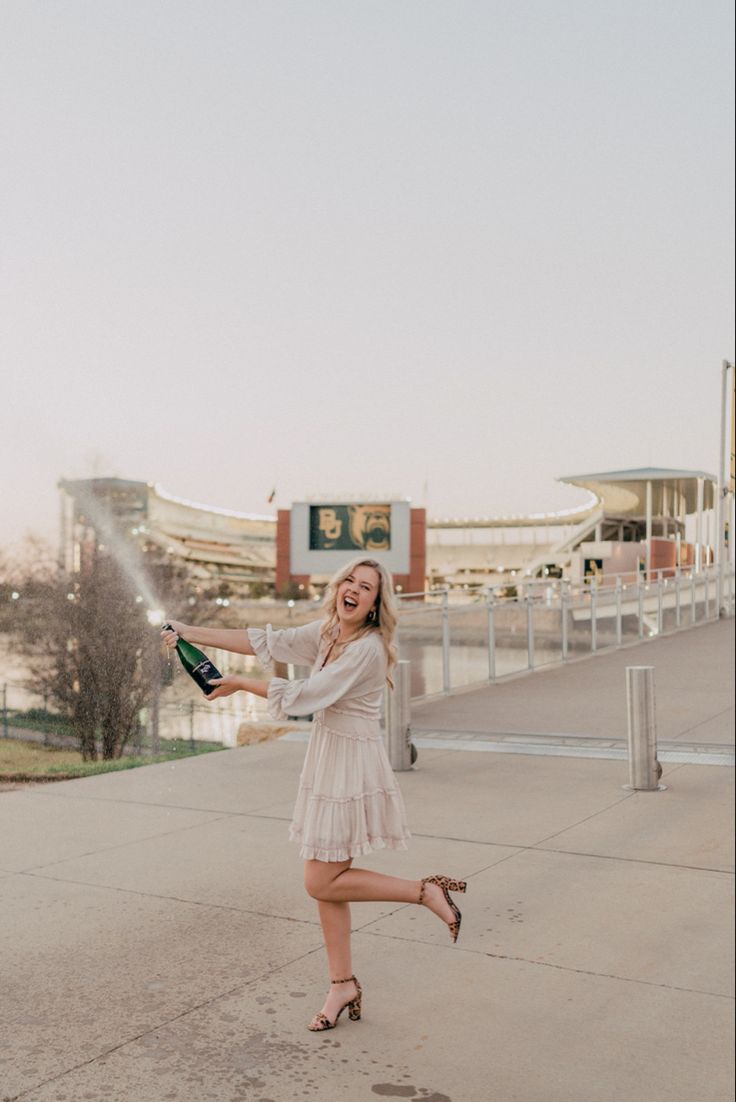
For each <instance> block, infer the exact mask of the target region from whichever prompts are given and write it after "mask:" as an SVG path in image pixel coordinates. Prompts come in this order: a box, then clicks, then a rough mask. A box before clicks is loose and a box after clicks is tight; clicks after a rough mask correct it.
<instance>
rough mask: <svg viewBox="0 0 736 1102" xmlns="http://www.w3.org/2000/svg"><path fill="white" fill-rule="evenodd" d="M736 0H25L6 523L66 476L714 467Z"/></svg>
mask: <svg viewBox="0 0 736 1102" xmlns="http://www.w3.org/2000/svg"><path fill="white" fill-rule="evenodd" d="M733 39H734V27H733V11H732V3H731V2H730V0H616V2H615V3H612V2H610V0H442V2H439V0H301V2H296V0H291V2H286V0H283V2H280V0H261V2H254V0H155V2H154V0H84V2H82V0H45V2H40V0H0V90H1V91H2V97H3V103H2V109H1V110H0V141H1V142H2V151H3V162H4V167H3V170H2V174H0V231H1V234H0V265H1V267H2V284H3V288H2V312H1V316H0V341H1V343H2V426H1V432H0V461H1V462H2V468H3V475H4V477H3V479H2V491H0V499H1V508H0V517H1V522H2V537H1V538H0V546H1V545H2V544H3V543H5V542H7V541H13V540H16V539H17V538H18V537H19V536H21V535H22V534H23V532H25V531H27V530H29V529H30V530H34V531H37V532H39V533H42V534H45V535H47V536H50V537H53V536H54V535H55V533H56V525H57V491H56V482H57V480H58V478H59V477H62V476H66V477H87V476H91V475H93V474H97V475H117V476H120V477H125V478H136V479H144V480H147V481H152V482H160V483H161V484H162V485H163V486H164V487H165V488H166V489H167V490H168V491H170V492H171V493H174V494H176V495H179V496H182V497H186V498H190V499H192V500H195V501H202V502H209V503H211V504H213V505H218V506H222V507H225V508H230V509H238V510H246V511H255V512H269V511H271V508H272V507H270V506H267V504H266V498H267V497H268V495H269V493H270V491H271V490H272V488H273V487H274V486H275V487H276V489H277V499H276V502H275V505H281V506H287V505H288V504H290V502H291V501H292V500H298V499H300V498H302V497H304V496H305V495H314V494H319V493H336V492H337V493H342V492H358V493H363V492H365V493H366V494H373V495H376V497H377V498H379V499H380V498H385V497H387V496H389V495H402V496H403V495H406V496H409V497H411V498H412V500H413V501H414V503H415V504H417V505H424V504H426V505H427V506H428V508H429V511H430V514H431V515H451V516H462V515H468V514H478V513H484V514H486V513H502V512H507V511H513V512H519V511H536V510H545V509H552V508H557V507H565V506H571V505H574V504H576V503H577V502H578V501H581V500H582V499H583V497H584V494H583V493H582V491H579V490H575V489H572V488H570V487H562V486H559V485H558V484H557V483H556V482H555V481H554V480H555V477H556V476H558V475H566V474H572V473H577V472H582V471H589V470H605V469H611V468H621V467H637V466H643V465H649V464H654V465H657V466H668V467H694V468H699V469H705V470H707V471H712V472H713V473H716V468H717V464H718V448H719V435H718V434H719V417H720V408H719V403H720V364H721V360H722V359H724V358H728V359H731V358H732V357H733V298H734V287H733V270H734V258H733V235H734V226H733V191H734V180H733V163H734V152H733V126H734V122H733V92H732V88H733Z"/></svg>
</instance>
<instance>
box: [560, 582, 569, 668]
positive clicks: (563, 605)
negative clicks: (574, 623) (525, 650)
mask: <svg viewBox="0 0 736 1102" xmlns="http://www.w3.org/2000/svg"><path fill="white" fill-rule="evenodd" d="M568 598H569V590H568V586H567V583H566V582H563V583H562V585H561V586H560V619H561V622H562V661H563V662H567V649H568V638H567V608H568Z"/></svg>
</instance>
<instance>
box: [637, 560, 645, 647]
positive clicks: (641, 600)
mask: <svg viewBox="0 0 736 1102" xmlns="http://www.w3.org/2000/svg"><path fill="white" fill-rule="evenodd" d="M638 587H639V592H638V597H639V638H640V639H643V638H644V586H643V584H642V580H641V575H639V579H638Z"/></svg>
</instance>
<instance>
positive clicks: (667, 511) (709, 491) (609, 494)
mask: <svg viewBox="0 0 736 1102" xmlns="http://www.w3.org/2000/svg"><path fill="white" fill-rule="evenodd" d="M557 481H558V482H568V483H570V484H571V485H572V486H581V487H583V489H586V490H589V491H590V492H591V493H593V494H595V495H596V497H598V499H599V500H600V501H601V503H602V505H603V509H604V512H605V513H608V514H610V515H616V516H638V517H643V516H645V515H646V513H647V486H650V487H651V510H652V513H653V515H654V516H677V515H679V514H680V513H681V512H683V511H684V512H685V513H688V514H689V513H697V512H698V509H699V508H700V509H712V508H713V507H714V505H715V500H716V485H717V482H718V479H717V478H716V477H715V475H712V474H708V473H707V472H706V471H680V470H671V469H669V468H667V467H636V468H634V469H633V470H630V471H599V472H597V473H595V474H574V475H566V476H565V477H564V478H558V479H557ZM699 488H701V490H700V492H702V495H703V496H702V502H701V501H700V500H699Z"/></svg>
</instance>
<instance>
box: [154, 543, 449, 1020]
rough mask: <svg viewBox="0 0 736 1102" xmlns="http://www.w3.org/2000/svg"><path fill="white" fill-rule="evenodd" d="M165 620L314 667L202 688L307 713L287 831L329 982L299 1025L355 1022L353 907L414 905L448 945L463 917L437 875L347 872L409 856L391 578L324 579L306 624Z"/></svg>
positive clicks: (242, 648) (239, 648) (364, 572)
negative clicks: (396, 729)
mask: <svg viewBox="0 0 736 1102" xmlns="http://www.w3.org/2000/svg"><path fill="white" fill-rule="evenodd" d="M169 624H170V625H171V629H172V630H164V631H163V632H162V636H163V638H164V640H165V642H166V643H167V645H168V646H175V645H176V640H177V636H181V637H182V639H186V640H188V641H189V642H191V643H201V644H202V645H204V646H211V647H219V648H221V649H222V650H229V651H234V652H236V653H238V654H253V655H256V656H257V657H258V659H259V661H260V662H261V664H262V665H264V666H270V665H271V664H272V663H273V662H292V663H295V664H297V665H301V666H308V667H309V668H310V669H311V674H310V676H309V677H308V678H305V679H303V680H298V681H286V680H284V679H283V678H280V677H272V678H270V679H268V680H265V681H264V680H258V679H254V678H250V677H241V676H240V675H236V674H230V675H228V676H227V677H220V678H217V679H215V680H213V681H212V682H210V684H213V685H216V686H217V687H216V689H215V690H214V692H212V693H211V694H210V696H209V698H208V699H209V700H217V699H219V698H220V697H224V696H230V695H231V693H235V692H241V691H242V692H248V693H254V694H255V695H256V696H261V697H264V698H266V699H267V700H268V709H269V712H270V714H271V715H272V716H273V717H274V719H283V718H286V717H287V716H300V715H310V714H312V713H314V724H313V727H312V733H311V735H310V739H309V746H308V748H307V753H306V757H305V760H304V767H303V769H302V774H301V778H300V781H299V790H298V793H297V799H296V806H295V809H294V817H293V820H292V824H291V829H290V835H289V836H290V838H291V839H292V841H295V842H297V843H299V845H300V846H301V856H302V857H303V858H304V862H305V865H304V884H305V887H306V890H307V891H308V893H309V894H310V895H311V896H312V897H313V898H314V899H316V900H317V906H318V909H319V919H320V924H321V926H322V934H323V937H324V942H325V949H326V951H327V964H328V968H329V974H330V988H329V991H328V993H327V998H326V999H325V1002H324V1005H323V1007H322V1010H321V1011H320V1012H319V1013H318V1014H316V1015H315V1016H314V1018H313V1019H312V1021H311V1022H310V1023H309V1026H308V1028H309V1029H311V1030H313V1031H315V1032H316V1031H321V1030H324V1029H333V1028H334V1027H335V1026H336V1025H337V1020H338V1018H339V1017H340V1014H341V1013H342V1012H343V1010H345V1008H346V1007H347V1008H348V1012H349V1016H350V1018H352V1019H353V1020H354V1021H357V1020H358V1019H359V1018H360V1015H361V996H362V989H361V986H360V984H359V983H358V981H357V979H356V978H355V976H354V974H353V965H352V959H351V954H350V903H357V902H364V901H368V900H373V901H376V902H390V903H419V904H422V905H423V906H425V907H427V908H428V909H429V910H430V911H432V912H433V913H434V914H436V915H437V916H438V917H439V918H440V919H441V920H442V921H443V922H445V923H446V924H447V925H448V927H449V931H450V937H451V938H452V940H453V942H454V941H456V940H457V936H458V933H459V931H460V919H461V916H460V912H459V910H458V909H457V907H456V906H455V904H454V903H453V901H452V900H451V898H450V895H449V892H450V891H457V892H464V891H465V887H466V885H465V883H464V882H463V881H457V880H449V879H448V878H447V877H445V876H426V877H424V878H423V879H422V880H402V879H400V878H398V877H394V876H384V875H382V874H381V873H377V872H371V871H369V870H367V869H356V868H353V860H354V858H356V857H360V856H363V855H364V854H366V853H370V852H371V850H375V849H383V848H389V849H406V842H407V840H408V838H409V837H410V835H409V831H408V829H407V826H406V816H405V812H404V804H403V801H402V798H401V793H400V792H399V789H398V786H397V784H396V778H395V776H394V774H393V772H392V770H391V766H390V765H389V761H388V757H387V755H386V750H385V748H384V744H383V738H382V736H381V729H380V724H379V719H380V710H381V701H382V697H383V690H384V686H385V684H386V681H387V680H388V681H389V683H390V671H391V667H392V666H393V664H394V662H395V661H396V649H395V647H394V645H393V636H394V631H395V628H396V607H395V602H394V596H393V587H392V584H391V577H390V575H389V574H388V573H387V571H386V569H385V568H384V567H383V566H382V565H381V564H380V563H378V562H376V561H375V560H373V559H355V560H354V561H353V562H351V563H349V564H348V565H347V566H345V567H344V568H343V569H342V570H340V571H338V573H337V574H336V575H335V577H334V578H333V579H332V581H331V582H330V585H329V587H328V590H327V598H326V601H325V619H324V620H317V621H314V622H313V623H310V624H305V625H304V626H303V627H297V628H286V629H284V630H281V631H274V630H273V629H272V628H271V627H270V625H269V626H268V627H267V628H266V629H265V630H262V629H260V628H248V629H246V630H245V631H240V630H217V629H210V628H195V627H191V626H189V625H187V624H182V623H179V622H178V621H176V620H170V621H169Z"/></svg>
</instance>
